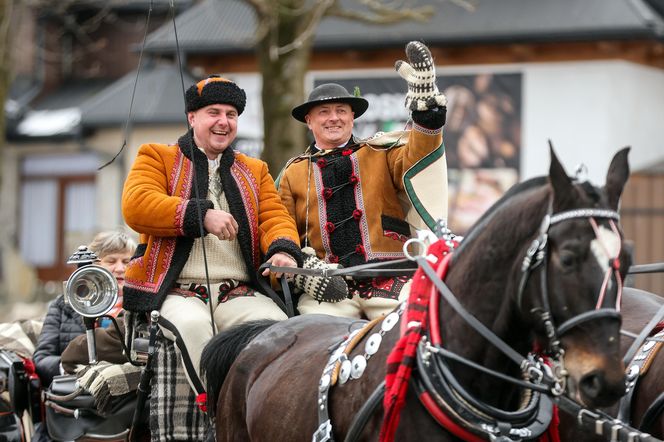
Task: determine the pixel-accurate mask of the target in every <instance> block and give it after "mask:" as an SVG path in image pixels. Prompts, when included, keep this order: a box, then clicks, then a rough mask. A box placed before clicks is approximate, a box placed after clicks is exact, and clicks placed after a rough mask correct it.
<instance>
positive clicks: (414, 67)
mask: <svg viewBox="0 0 664 442" xmlns="http://www.w3.org/2000/svg"><path fill="white" fill-rule="evenodd" d="M406 56H407V57H408V62H409V63H407V62H405V61H403V60H399V61H397V62H396V63H395V64H394V68H395V69H396V70H397V72H398V73H399V75H400V76H401V78H403V79H404V80H406V81H407V82H408V93H407V94H406V109H408V110H410V111H426V110H430V109H433V108H435V107H439V106H445V105H446V104H447V98H446V97H445V95H443V94H442V93H441V92H440V91H438V86H436V67H435V66H434V64H433V57H432V56H431V52H430V51H429V48H427V47H426V46H425V45H424V44H423V43H421V42H419V41H411V42H410V43H408V44H407V45H406Z"/></svg>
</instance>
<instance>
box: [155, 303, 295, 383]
mask: <svg viewBox="0 0 664 442" xmlns="http://www.w3.org/2000/svg"><path fill="white" fill-rule="evenodd" d="M210 301H211V302H212V310H213V312H214V314H213V317H214V322H215V324H216V326H217V330H218V331H224V330H226V329H227V328H229V327H231V326H233V325H236V324H240V323H243V322H246V321H253V320H258V319H274V320H283V319H287V316H286V314H285V313H284V312H283V311H282V310H281V309H280V308H279V307H278V306H277V304H275V303H274V301H272V299H270V298H269V297H267V296H265V295H263V294H260V293H258V292H253V293H252V294H251V295H247V296H241V297H236V298H232V299H228V300H226V301H225V302H222V303H219V301H218V296H216V295H215V296H211V297H210ZM159 312H160V314H161V317H160V319H159V326H160V328H161V330H162V333H163V334H164V336H165V337H166V338H167V339H170V340H172V341H173V342H175V345H176V347H177V349H178V352H179V353H180V357H181V359H182V365H183V367H184V372H185V374H186V376H187V380H188V381H189V385H191V388H192V389H193V390H194V392H195V393H196V394H200V393H203V392H204V391H205V388H204V384H203V382H202V380H201V376H200V362H201V354H202V353H203V348H204V347H205V345H206V344H207V343H208V341H209V340H210V339H212V336H213V331H212V324H211V320H210V307H208V305H207V304H206V303H205V302H204V301H202V300H201V299H200V298H198V297H196V296H183V294H182V293H181V292H178V291H172V292H170V293H168V295H166V299H165V300H164V303H163V304H162V306H161V310H160V311H159Z"/></svg>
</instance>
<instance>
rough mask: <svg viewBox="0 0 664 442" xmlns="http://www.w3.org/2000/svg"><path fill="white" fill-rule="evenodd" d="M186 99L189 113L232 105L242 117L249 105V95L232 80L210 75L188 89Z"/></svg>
mask: <svg viewBox="0 0 664 442" xmlns="http://www.w3.org/2000/svg"><path fill="white" fill-rule="evenodd" d="M186 99H187V103H186V111H187V112H194V111H197V110H198V109H200V108H202V107H205V106H209V105H211V104H230V105H231V106H234V107H235V109H237V113H238V115H240V114H241V113H242V112H243V111H244V106H245V104H246V103H247V94H245V93H244V90H243V89H241V88H240V87H239V86H238V85H237V84H235V83H234V82H232V81H231V80H228V79H227V78H223V77H221V76H219V75H210V76H209V77H208V78H206V79H205V80H201V81H199V82H198V83H196V84H195V85H193V86H191V87H190V88H189V89H187V94H186Z"/></svg>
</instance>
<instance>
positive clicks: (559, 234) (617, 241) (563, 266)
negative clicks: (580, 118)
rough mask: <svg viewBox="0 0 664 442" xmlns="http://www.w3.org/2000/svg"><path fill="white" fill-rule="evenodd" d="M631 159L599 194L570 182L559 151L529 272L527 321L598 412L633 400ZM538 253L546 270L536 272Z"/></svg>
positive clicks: (621, 157)
mask: <svg viewBox="0 0 664 442" xmlns="http://www.w3.org/2000/svg"><path fill="white" fill-rule="evenodd" d="M628 151H629V149H628V148H626V149H623V150H621V151H620V152H618V153H617V154H616V155H615V157H614V158H613V160H612V162H611V165H610V167H609V170H608V172H607V176H606V185H605V186H604V188H597V187H595V186H592V185H591V184H589V183H588V182H583V183H578V182H574V181H573V180H572V179H570V178H569V177H568V175H567V174H566V173H565V170H564V169H563V167H562V165H561V164H560V162H559V161H558V158H557V157H556V155H555V154H554V152H553V149H551V166H550V170H549V182H550V186H549V189H550V190H549V192H550V193H549V198H548V200H549V206H548V208H547V211H546V214H545V215H544V217H543V221H542V225H541V227H540V230H539V236H538V238H537V239H536V240H535V242H533V244H532V245H531V247H530V248H529V249H528V252H526V256H527V258H526V259H525V260H524V263H523V265H522V269H521V270H522V272H523V273H522V281H525V282H524V283H523V284H521V287H520V291H522V293H519V295H518V297H519V303H520V304H521V312H522V314H523V315H524V316H526V317H527V318H528V321H530V322H531V324H532V325H533V327H534V329H535V330H536V335H537V336H538V341H539V342H542V343H546V344H545V346H546V347H547V348H548V351H549V353H550V354H551V355H553V358H554V359H555V358H556V357H558V358H559V359H560V366H558V367H557V369H558V370H559V373H558V374H559V376H561V377H565V375H566V380H567V394H568V395H569V396H570V397H572V398H573V399H575V400H577V401H579V402H581V403H584V404H586V405H588V406H592V407H600V406H605V405H610V404H612V403H614V402H615V401H616V400H618V399H619V398H620V397H621V396H622V395H623V394H624V392H625V381H624V366H623V363H622V359H621V354H620V345H619V344H620V339H619V338H620V336H619V332H620V315H619V310H620V297H621V291H622V281H623V280H624V277H625V275H626V272H627V269H628V268H629V266H630V263H631V262H630V256H629V253H628V252H627V249H626V247H625V246H624V244H623V241H624V239H623V234H622V231H621V230H620V225H619V222H618V214H617V210H618V202H619V199H620V195H621V193H622V191H623V187H624V185H625V183H626V181H627V178H628V175H629V166H628V163H627V153H628ZM534 249H536V250H537V251H535V252H534V253H533V250H534ZM538 253H541V255H540V257H541V262H539V263H537V264H535V265H534V264H533V263H534V262H535V261H536V260H537V259H538ZM528 260H530V261H528ZM538 265H539V266H540V268H539V269H538V268H537V266H538ZM554 367H555V363H554Z"/></svg>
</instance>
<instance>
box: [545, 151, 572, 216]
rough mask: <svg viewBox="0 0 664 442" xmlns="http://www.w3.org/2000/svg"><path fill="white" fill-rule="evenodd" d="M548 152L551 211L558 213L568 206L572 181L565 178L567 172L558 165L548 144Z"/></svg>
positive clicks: (556, 158) (554, 154) (567, 177)
mask: <svg viewBox="0 0 664 442" xmlns="http://www.w3.org/2000/svg"><path fill="white" fill-rule="evenodd" d="M549 151H550V153H551V166H550V167H549V181H550V182H551V187H553V209H554V211H559V210H561V209H563V208H565V207H567V206H568V203H569V200H570V198H571V196H572V195H573V194H574V192H573V190H574V186H573V185H572V180H571V179H570V178H569V176H567V172H565V169H564V168H563V165H562V164H560V161H559V160H558V157H557V156H556V153H555V152H554V151H553V146H552V145H551V143H550V142H549Z"/></svg>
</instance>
